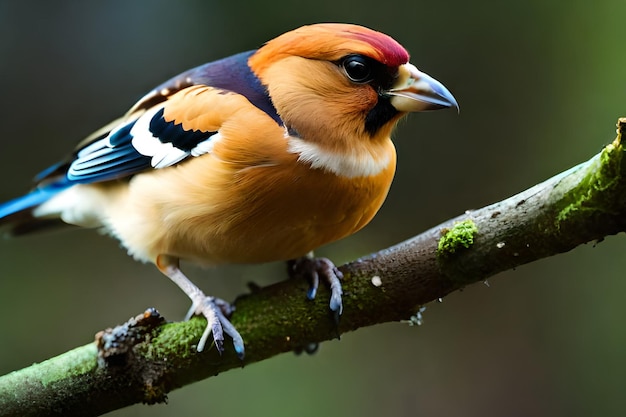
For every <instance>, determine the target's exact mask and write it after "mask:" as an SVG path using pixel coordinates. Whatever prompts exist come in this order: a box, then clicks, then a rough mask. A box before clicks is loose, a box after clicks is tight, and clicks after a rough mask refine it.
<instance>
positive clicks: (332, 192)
mask: <svg viewBox="0 0 626 417" xmlns="http://www.w3.org/2000/svg"><path fill="white" fill-rule="evenodd" d="M448 108H456V109H457V111H458V108H459V106H458V104H457V102H456V100H455V98H454V97H453V95H452V94H451V93H450V91H449V90H448V89H447V88H446V87H444V86H443V84H441V83H440V82H439V81H437V80H435V79H434V78H432V77H431V76H429V75H427V74H426V73H424V72H422V71H420V70H418V69H417V67H416V66H414V65H413V64H412V63H410V62H409V53H408V52H407V50H406V49H405V48H404V47H403V46H402V45H401V44H400V43H398V42H397V41H396V40H394V39H393V38H392V37H390V36H389V35H386V34H384V33H382V32H378V31H376V30H373V29H369V28H366V27H364V26H360V25H355V24H347V23H319V24H310V25H306V26H302V27H299V28H297V29H294V30H291V31H289V32H286V33H284V34H282V35H279V36H277V37H276V38H274V39H272V40H270V41H268V42H266V43H265V44H263V45H262V46H260V47H259V48H258V49H255V50H250V51H247V52H242V53H238V54H235V55H232V56H230V57H226V58H223V59H220V60H217V61H212V62H209V63H207V64H204V65H200V66H198V67H196V68H192V69H190V70H187V71H185V72H183V73H181V74H180V75H178V76H175V77H173V78H171V79H170V80H168V81H166V82H164V83H163V84H161V85H159V86H157V87H156V88H154V89H153V90H151V91H150V92H148V93H147V94H146V95H145V96H143V97H142V98H141V99H140V100H139V101H138V102H137V103H136V104H134V105H133V106H132V107H131V108H130V110H128V111H127V112H126V113H125V114H124V115H123V116H122V117H120V118H119V119H117V120H114V121H113V122H111V123H110V124H108V125H106V126H105V127H103V128H101V129H100V130H98V131H96V132H95V133H93V134H91V135H90V136H88V137H87V138H85V139H84V140H82V141H81V142H80V143H79V144H78V145H77V146H76V148H75V149H74V150H73V151H71V152H70V153H69V154H68V156H67V157H65V158H64V159H62V160H61V161H60V162H57V163H56V164H54V165H51V166H50V167H49V168H47V169H45V170H44V171H42V172H41V173H39V174H38V175H37V176H36V177H35V179H34V181H35V185H34V187H33V188H32V189H31V190H30V191H29V192H27V193H26V194H24V195H23V196H21V197H17V198H14V199H12V200H9V201H7V202H5V203H2V204H0V230H2V233H3V234H4V235H5V236H9V237H12V236H20V235H24V234H28V233H31V232H35V231H40V230H47V229H51V228H56V227H57V226H61V225H74V226H80V227H84V228H97V229H100V230H102V231H104V232H105V233H106V234H108V235H110V236H111V237H113V238H115V239H117V240H119V242H120V243H121V246H122V247H123V248H125V249H126V251H127V252H128V254H129V255H130V256H132V257H133V258H135V259H136V260H138V261H141V262H144V263H152V264H154V265H156V267H157V268H158V269H159V270H160V271H161V272H162V273H163V274H164V275H166V276H167V277H169V279H171V280H172V281H173V282H174V283H175V284H176V285H177V286H178V287H180V289H181V290H182V291H183V292H184V293H185V294H186V295H187V296H188V297H189V298H190V300H191V308H190V310H189V312H188V314H187V316H186V319H189V318H190V317H192V316H193V315H201V316H204V317H205V318H206V320H207V326H206V329H205V331H204V333H203V335H202V337H201V338H200V340H199V341H198V343H197V346H196V349H197V351H198V352H201V351H203V350H204V348H205V345H206V343H207V341H208V339H209V337H210V336H211V335H212V336H213V341H212V343H213V344H214V346H216V348H217V350H218V351H219V352H220V353H222V352H223V351H224V340H225V339H224V334H226V335H228V336H230V338H231V339H232V344H233V349H234V350H235V352H236V354H237V355H238V356H239V357H240V358H242V359H243V357H244V354H245V347H244V341H243V338H242V337H241V335H240V334H239V332H238V331H237V330H236V329H235V327H234V326H233V325H232V323H231V322H230V321H229V319H228V318H229V315H230V314H231V313H232V310H233V308H232V307H231V306H230V305H229V304H228V303H227V302H225V301H223V300H221V299H219V298H216V297H213V296H207V295H206V294H205V293H204V292H203V291H202V290H200V289H199V288H198V287H197V286H196V285H195V284H194V283H193V282H192V281H191V280H189V279H188V278H187V277H186V276H185V274H184V273H183V271H182V269H181V267H180V261H182V260H184V261H189V262H191V263H196V264H199V265H206V266H214V265H223V264H257V263H265V262H274V261H287V262H288V266H289V274H290V275H292V276H304V277H307V279H309V281H310V287H309V290H308V291H307V296H308V298H311V299H312V298H314V297H315V294H316V290H317V288H318V283H319V281H322V282H325V283H327V284H328V285H329V286H330V292H331V295H330V301H329V308H330V310H331V311H332V312H334V314H335V315H336V316H339V315H340V314H341V313H342V309H343V303H342V298H341V297H342V289H341V278H342V275H341V272H340V271H339V270H338V269H337V268H336V266H335V265H334V264H333V263H332V261H331V260H329V259H327V258H316V257H315V256H314V255H313V251H314V250H315V249H317V248H319V247H320V246H323V245H325V244H328V243H331V242H334V241H337V240H339V239H342V238H345V237H347V236H350V235H352V234H354V233H355V232H357V231H358V230H360V229H361V228H363V227H364V226H365V225H366V224H368V223H369V222H370V220H371V219H372V218H373V217H374V215H375V214H376V213H377V211H378V210H379V208H380V207H381V205H382V204H383V202H384V200H385V199H386V196H387V194H388V191H389V188H390V185H391V182H392V180H393V177H394V174H395V170H396V151H395V147H394V145H393V142H392V140H391V135H392V132H393V131H394V128H395V126H396V125H397V123H398V121H399V120H400V119H402V118H403V117H404V116H405V115H407V114H408V113H412V112H422V111H430V110H439V109H448Z"/></svg>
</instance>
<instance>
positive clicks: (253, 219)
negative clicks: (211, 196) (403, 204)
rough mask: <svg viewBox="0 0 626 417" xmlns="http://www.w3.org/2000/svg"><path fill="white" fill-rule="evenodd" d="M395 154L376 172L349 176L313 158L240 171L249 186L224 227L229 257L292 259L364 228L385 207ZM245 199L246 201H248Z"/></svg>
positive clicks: (261, 260) (240, 196) (241, 258)
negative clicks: (310, 163)
mask: <svg viewBox="0 0 626 417" xmlns="http://www.w3.org/2000/svg"><path fill="white" fill-rule="evenodd" d="M394 170H395V160H394V161H393V163H390V164H389V166H388V167H387V169H385V170H384V171H383V172H381V173H379V174H378V175H376V176H371V177H359V178H343V177H340V176H337V175H335V174H332V173H327V172H324V171H323V170H320V169H311V168H310V167H309V166H308V164H303V163H296V162H293V163H291V164H284V165H277V166H268V167H263V168H257V169H251V170H248V171H244V172H242V173H241V174H240V175H239V181H241V183H242V184H245V183H248V184H250V186H244V188H246V189H248V190H249V192H248V193H246V194H245V195H238V196H232V198H233V200H234V201H236V200H240V201H241V206H239V207H241V209H240V210H238V215H237V216H236V217H234V218H233V220H232V221H230V222H229V224H228V227H227V228H226V230H224V237H225V240H230V239H232V237H236V238H235V239H233V241H232V246H231V245H228V247H225V248H228V250H227V251H226V252H225V253H223V254H222V256H223V257H224V258H228V261H229V262H267V261H276V260H285V259H292V258H296V257H299V256H302V255H305V254H306V253H307V252H309V251H311V250H313V249H316V248H318V247H320V246H322V245H324V244H327V243H330V242H333V241H336V240H338V239H341V238H343V237H346V236H349V235H351V234H353V233H355V232H356V231H358V230H360V229H361V228H362V227H363V226H365V225H366V224H367V223H369V221H370V220H371V219H372V218H373V217H374V215H375V214H376V212H377V211H378V209H379V208H380V207H381V205H382V203H383V201H384V200H385V197H386V196H387V192H388V190H389V186H390V184H391V180H392V178H393V174H394ZM244 203H245V205H244Z"/></svg>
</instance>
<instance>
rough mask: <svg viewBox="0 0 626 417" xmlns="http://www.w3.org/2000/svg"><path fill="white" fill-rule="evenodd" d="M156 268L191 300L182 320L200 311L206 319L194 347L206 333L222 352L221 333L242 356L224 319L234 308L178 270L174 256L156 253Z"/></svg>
mask: <svg viewBox="0 0 626 417" xmlns="http://www.w3.org/2000/svg"><path fill="white" fill-rule="evenodd" d="M156 265H157V268H159V270H160V271H161V272H162V273H163V274H165V275H166V276H167V277H168V278H169V279H171V280H172V281H173V282H174V283H175V284H176V285H178V286H179V287H180V289H181V290H183V292H184V293H185V294H187V296H188V297H189V298H190V299H191V309H190V310H189V312H188V313H187V316H186V320H188V319H190V318H191V316H193V315H194V314H202V315H203V316H204V317H205V318H206V320H207V327H206V329H205V330H204V333H203V334H202V337H201V338H200V341H199V342H198V346H197V348H196V349H197V350H198V352H202V350H203V349H204V346H205V344H206V341H207V339H208V338H209V335H210V334H211V333H213V340H214V342H215V347H216V348H217V350H218V352H219V353H220V354H221V353H222V352H223V351H224V333H226V334H227V335H229V336H230V337H231V338H232V339H233V346H234V348H235V352H237V356H239V358H241V359H243V356H244V345H243V338H242V337H241V335H240V334H239V332H238V331H237V329H235V326H233V325H232V324H231V322H230V321H228V319H227V318H226V316H227V315H230V314H231V313H232V312H233V310H234V308H233V307H232V306H231V305H230V304H228V303H227V302H226V301H224V300H220V299H219V298H215V297H208V296H206V295H205V294H204V293H203V292H202V290H200V288H198V287H197V286H196V285H195V284H194V283H193V282H191V280H189V278H187V277H186V276H185V274H183V272H182V271H181V270H180V267H179V262H178V259H177V258H174V257H171V256H167V255H159V256H158V257H157V261H156Z"/></svg>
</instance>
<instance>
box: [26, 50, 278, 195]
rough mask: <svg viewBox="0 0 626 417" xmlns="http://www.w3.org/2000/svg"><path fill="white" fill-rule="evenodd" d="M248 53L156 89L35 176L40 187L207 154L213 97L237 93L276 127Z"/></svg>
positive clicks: (215, 129) (214, 130)
mask: <svg viewBox="0 0 626 417" xmlns="http://www.w3.org/2000/svg"><path fill="white" fill-rule="evenodd" d="M253 53H254V51H249V52H244V53H241V54H238V55H234V56H231V57H229V58H225V59H222V60H219V61H214V62H211V63H208V64H205V65H202V66H200V67H197V68H194V69H191V70H189V71H187V72H184V73H182V74H180V75H178V76H176V77H174V78H172V79H170V80H169V81H167V82H165V83H163V84H161V85H160V86H158V87H156V88H155V89H154V90H152V91H151V92H150V93H148V94H147V95H146V96H144V97H143V98H142V99H141V100H139V101H138V102H137V104H135V105H134V106H133V107H132V108H131V109H130V111H129V112H128V113H127V114H126V116H124V117H123V118H121V119H119V120H117V121H115V122H113V123H111V124H109V125H107V126H105V127H104V128H102V129H100V130H99V131H97V132H95V133H94V134H92V135H91V136H89V137H88V138H86V139H85V140H83V141H82V142H81V143H80V144H79V145H78V147H77V148H76V150H75V152H74V153H73V154H72V156H71V157H70V158H68V159H67V160H65V161H62V162H60V163H58V164H56V165H53V166H51V167H50V168H48V169H47V170H45V171H43V172H42V173H40V174H39V175H38V176H37V178H36V180H37V181H38V182H40V184H41V183H46V182H57V181H59V179H60V178H62V179H63V180H64V181H67V180H69V181H70V182H71V183H92V182H101V181H109V180H113V179H119V178H123V177H128V176H132V175H133V174H136V173H139V172H142V171H145V170H148V169H160V168H165V167H169V166H172V165H175V164H177V163H179V162H181V161H183V160H185V159H187V158H189V157H194V156H200V155H203V154H205V153H208V152H210V151H211V149H212V146H213V143H214V141H215V139H216V138H218V137H219V127H220V123H219V122H217V120H220V117H219V114H220V111H221V109H220V108H219V105H217V106H216V103H219V102H220V101H219V100H216V98H217V97H216V95H220V96H226V95H228V94H239V95H241V96H244V97H245V98H246V99H247V100H248V102H249V103H250V104H252V105H254V106H255V107H257V108H258V109H260V110H262V111H264V112H265V113H266V114H267V115H268V116H269V117H271V118H272V119H273V120H275V121H276V123H278V124H279V125H281V124H282V121H281V120H280V117H279V116H278V114H277V112H276V110H275V108H274V106H273V105H272V102H271V100H270V98H269V96H268V94H267V91H266V89H265V87H264V86H263V85H262V84H261V82H260V80H259V79H258V78H257V77H256V75H254V73H253V72H252V71H251V70H250V68H249V67H248V63H247V61H248V58H249V57H250V56H251V55H252V54H253Z"/></svg>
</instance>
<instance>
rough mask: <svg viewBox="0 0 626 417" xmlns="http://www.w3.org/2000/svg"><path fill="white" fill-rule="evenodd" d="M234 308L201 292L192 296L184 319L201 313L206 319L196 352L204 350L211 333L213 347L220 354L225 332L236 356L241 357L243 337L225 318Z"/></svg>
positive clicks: (222, 349) (222, 350)
mask: <svg viewBox="0 0 626 417" xmlns="http://www.w3.org/2000/svg"><path fill="white" fill-rule="evenodd" d="M234 310H235V307H233V306H231V305H230V304H229V303H227V302H226V301H224V300H222V299H219V298H215V297H207V296H206V295H204V294H203V293H200V294H198V296H197V297H194V300H193V303H192V305H191V308H190V309H189V312H188V313H187V316H186V317H185V319H186V320H189V319H190V318H191V317H192V316H194V315H202V316H204V317H205V318H206V320H207V325H206V329H205V330H204V333H203V334H202V337H201V338H200V341H199V342H198V345H197V347H196V349H197V350H198V352H202V351H203V350H204V347H205V345H206V342H207V340H208V339H209V336H210V335H211V333H213V341H214V342H215V347H216V348H217V351H218V352H219V353H220V354H222V353H223V352H224V333H226V334H227V335H229V336H230V337H231V338H232V339H233V347H234V348H235V352H236V353H237V356H238V357H239V359H243V357H244V353H245V350H244V344H243V338H242V337H241V335H240V334H239V332H238V331H237V329H235V326H233V325H232V323H231V322H230V321H229V320H228V318H227V317H228V316H230V315H231V314H232V312H233V311H234Z"/></svg>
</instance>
